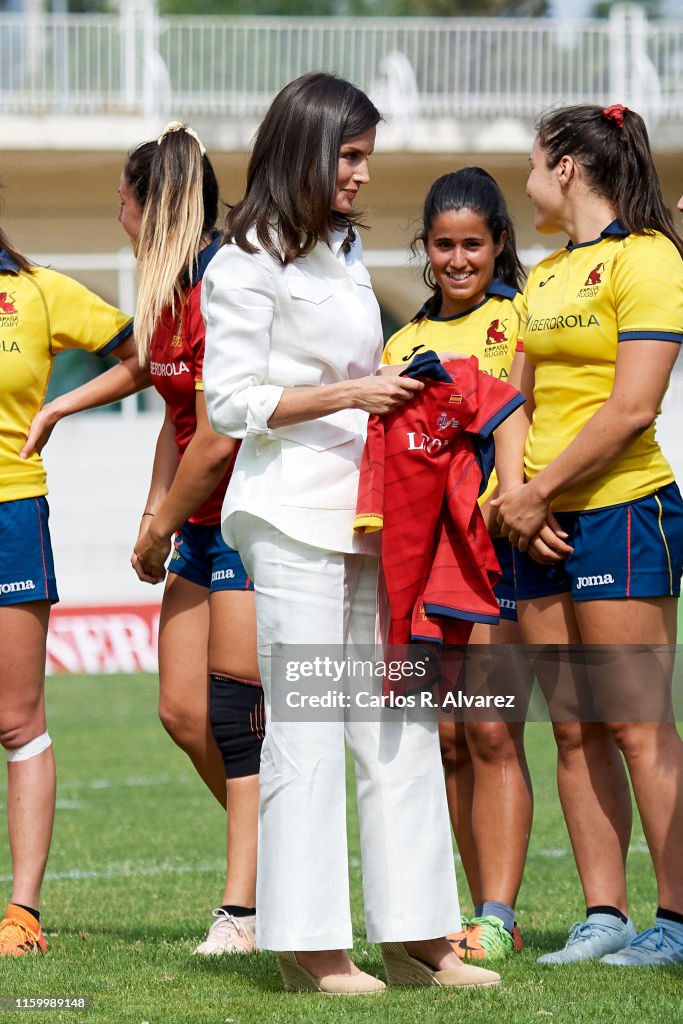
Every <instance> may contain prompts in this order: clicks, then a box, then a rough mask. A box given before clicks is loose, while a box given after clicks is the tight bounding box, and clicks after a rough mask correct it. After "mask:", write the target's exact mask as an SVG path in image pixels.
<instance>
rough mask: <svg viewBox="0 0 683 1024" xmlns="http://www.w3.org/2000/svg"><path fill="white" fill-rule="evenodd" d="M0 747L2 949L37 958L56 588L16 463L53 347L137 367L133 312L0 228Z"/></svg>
mask: <svg viewBox="0 0 683 1024" xmlns="http://www.w3.org/2000/svg"><path fill="white" fill-rule="evenodd" d="M0 331H1V332H2V340H1V341H0V663H1V664H2V671H1V672H0V744H1V745H2V747H3V749H4V753H5V757H6V759H7V824H8V830H9V844H10V852H11V855H12V876H13V880H12V895H11V900H10V904H9V906H8V908H7V912H6V915H5V917H4V919H3V920H2V921H0V956H23V955H24V954H26V953H31V952H39V953H44V952H46V950H47V943H46V941H45V936H44V934H43V931H42V929H41V926H40V910H39V900H40V888H41V884H42V880H43V874H44V872H45V864H46V862H47V856H48V852H49V849H50V840H51V837H52V826H53V821H54V811H55V759H54V753H53V750H52V741H51V739H50V736H49V733H48V732H47V725H46V721H45V698H44V684H45V645H46V638H47V627H48V620H49V617H50V605H51V604H54V603H55V602H56V601H57V600H58V597H57V585H56V581H55V570H54V564H53V558H52V549H51V545H50V531H49V527H48V517H49V510H48V505H47V500H46V497H45V495H46V494H47V483H46V478H45V470H44V468H43V463H42V460H41V458H40V456H39V455H38V454H37V453H34V454H33V455H31V457H30V458H22V457H21V451H22V446H23V445H24V444H25V442H26V439H27V436H28V432H29V427H30V424H31V420H32V418H33V416H34V415H35V413H36V412H37V411H38V409H39V408H40V404H41V402H42V401H43V398H44V397H45V392H46V390H47V386H48V381H49V379H50V374H51V372H52V364H53V362H54V358H55V356H56V355H57V354H58V353H59V352H63V351H66V350H67V349H83V350H84V351H86V352H94V353H96V354H97V355H99V356H105V355H107V354H110V353H111V354H112V355H114V356H116V357H117V358H118V359H121V360H123V365H122V366H121V367H117V368H116V369H117V370H119V371H120V374H121V376H122V379H125V380H128V382H129V384H131V386H132V387H133V388H134V387H135V386H137V382H138V367H137V360H136V358H135V350H134V343H133V338H132V331H133V325H132V321H131V318H130V317H128V316H126V315H125V314H124V313H121V312H120V311H119V310H118V309H115V308H114V307H112V306H110V305H108V304H107V303H106V302H104V301H103V300H102V299H100V298H99V297H98V296H97V295H94V294H93V293H92V292H90V291H88V290H87V289H86V288H84V287H83V286H82V285H80V284H78V283H77V282H76V281H73V280H72V279H71V278H68V277H65V276H64V275H63V274H58V273H56V272H55V271H54V270H48V269H46V268H43V267H37V266H35V265H33V264H32V263H31V262H30V260H28V259H27V258H26V257H25V256H24V255H23V254H22V253H21V252H20V251H19V250H18V249H17V248H16V247H15V246H13V245H12V244H11V243H10V241H9V239H8V238H7V236H6V235H5V233H4V232H3V231H2V229H0Z"/></svg>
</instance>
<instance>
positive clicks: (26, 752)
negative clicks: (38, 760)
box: [3, 730, 52, 764]
mask: <svg viewBox="0 0 683 1024" xmlns="http://www.w3.org/2000/svg"><path fill="white" fill-rule="evenodd" d="M51 746H52V740H51V739H50V734H49V732H48V731H47V730H45V732H44V733H42V734H41V735H40V736H36V738H35V739H34V740H29V741H28V743H24V745H23V747H15V749H14V750H8V749H7V747H3V749H4V751H5V757H6V758H7V763H8V764H13V763H14V762H15V761H28V760H29V759H30V758H31V757H37V756H38V754H42V752H43V751H44V750H47V748H48V747H51Z"/></svg>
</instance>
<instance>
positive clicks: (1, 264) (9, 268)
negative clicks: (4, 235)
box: [0, 249, 21, 274]
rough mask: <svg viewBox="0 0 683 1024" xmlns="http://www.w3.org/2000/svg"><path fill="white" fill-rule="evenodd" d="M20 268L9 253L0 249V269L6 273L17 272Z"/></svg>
mask: <svg viewBox="0 0 683 1024" xmlns="http://www.w3.org/2000/svg"><path fill="white" fill-rule="evenodd" d="M20 270H21V267H20V266H19V264H18V263H17V262H16V261H15V260H13V259H12V257H11V256H10V254H9V253H8V252H6V251H5V250H4V249H0V271H3V273H5V274H7V273H9V274H18V273H19V271H20Z"/></svg>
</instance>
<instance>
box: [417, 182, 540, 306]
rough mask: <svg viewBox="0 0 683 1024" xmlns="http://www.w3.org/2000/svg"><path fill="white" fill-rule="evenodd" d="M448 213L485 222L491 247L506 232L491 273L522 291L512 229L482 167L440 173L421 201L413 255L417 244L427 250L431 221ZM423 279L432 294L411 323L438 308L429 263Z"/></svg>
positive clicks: (437, 291)
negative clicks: (457, 212) (465, 212)
mask: <svg viewBox="0 0 683 1024" xmlns="http://www.w3.org/2000/svg"><path fill="white" fill-rule="evenodd" d="M451 210H471V211H472V213H478V214H479V215H480V216H481V217H482V218H483V220H484V221H485V222H486V226H487V228H488V229H489V231H490V232H491V237H492V239H493V243H494V245H498V243H499V242H500V240H501V238H502V237H503V232H505V244H504V245H503V248H502V249H501V251H500V252H499V253H498V255H497V256H496V258H495V261H494V264H493V273H494V276H495V277H498V278H500V280H501V281H502V282H503V284H507V285H509V286H510V287H511V288H514V289H515V290H516V291H518V292H519V291H521V290H522V287H523V282H524V268H523V266H522V264H521V262H520V259H519V256H518V255H517V245H516V240H515V226H514V224H513V222H512V217H511V216H510V213H509V211H508V208H507V203H506V202H505V197H504V196H503V193H502V192H501V190H500V186H499V185H498V182H497V181H496V180H495V178H493V177H491V175H490V174H489V173H488V171H485V170H484V169H483V167H462V168H461V169H460V170H459V171H451V172H450V173H449V174H442V175H441V177H440V178H437V179H436V181H435V182H434V183H433V185H432V187H431V188H430V190H429V192H428V193H427V197H426V199H425V201H424V206H423V208H422V227H421V229H420V230H419V231H418V233H417V235H416V236H415V238H414V239H413V243H412V250H413V253H414V254H415V255H417V252H418V245H419V244H421V245H422V247H423V248H424V249H425V250H426V248H427V241H428V239H429V233H430V231H431V230H432V225H433V224H434V221H435V220H436V218H437V217H438V216H439V215H440V214H442V213H446V212H449V211H451ZM422 277H423V278H424V282H425V284H426V285H427V287H428V288H431V291H432V295H431V297H430V298H429V299H428V300H427V302H425V304H424V305H423V306H422V308H421V309H420V311H419V312H418V313H417V314H416V315H415V316H414V317H413V319H414V320H421V319H422V318H423V317H427V316H436V315H437V314H438V311H439V309H440V307H441V288H440V287H439V286H438V284H437V283H436V281H435V280H434V275H433V274H432V268H431V266H430V263H429V260H428V261H427V263H426V264H425V266H424V269H423V271H422Z"/></svg>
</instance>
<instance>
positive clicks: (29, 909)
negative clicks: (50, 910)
mask: <svg viewBox="0 0 683 1024" xmlns="http://www.w3.org/2000/svg"><path fill="white" fill-rule="evenodd" d="M10 907H21V909H22V910H26V911H27V912H28V913H29V914H30V915H31V916H32V917H35V919H36V921H38V923H39V924H40V913H39V911H37V910H34V909H33V907H27V906H26V905H25V904H24V903H10ZM8 909H9V908H8Z"/></svg>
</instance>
